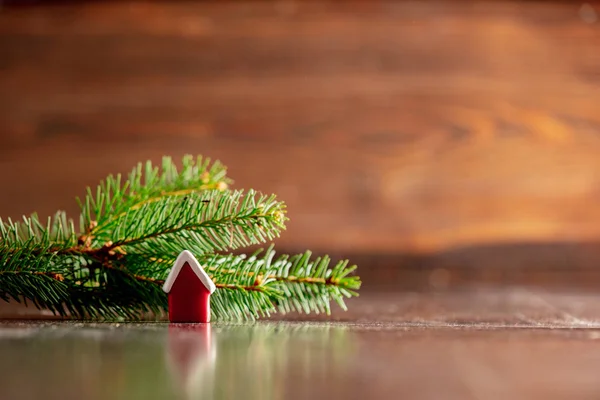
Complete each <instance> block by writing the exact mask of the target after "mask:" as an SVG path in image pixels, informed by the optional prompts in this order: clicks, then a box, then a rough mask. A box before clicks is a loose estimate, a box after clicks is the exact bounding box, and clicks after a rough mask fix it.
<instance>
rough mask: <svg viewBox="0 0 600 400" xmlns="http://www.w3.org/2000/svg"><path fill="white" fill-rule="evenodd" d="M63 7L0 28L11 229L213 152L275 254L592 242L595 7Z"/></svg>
mask: <svg viewBox="0 0 600 400" xmlns="http://www.w3.org/2000/svg"><path fill="white" fill-rule="evenodd" d="M586 4H587V6H586V7H582V6H581V4H579V3H567V2H565V3H562V2H529V1H527V2H433V1H431V2H429V1H428V2H343V3H342V2H334V3H325V2H291V1H285V2H215V3H212V2H199V3H196V2H175V3H166V2H165V3H129V2H115V3H102V2H98V3H83V4H79V3H71V4H63V5H51V6H45V5H38V6H31V7H15V8H11V7H7V8H5V9H2V10H0V170H1V171H2V173H1V174H0V187H2V188H3V189H2V194H1V195H0V214H1V215H4V216H6V215H8V216H12V217H18V216H19V215H20V214H22V213H29V212H32V211H38V212H40V213H41V214H42V215H44V214H49V213H51V212H53V211H54V210H55V209H57V208H66V209H67V210H69V211H71V212H73V211H75V210H76V207H75V203H74V201H73V200H72V199H73V198H74V196H76V195H80V194H81V193H82V192H83V189H84V187H85V186H86V185H91V184H95V183H96V182H97V181H98V180H99V179H100V178H101V177H103V176H104V175H106V174H107V173H109V172H124V171H127V170H128V169H129V168H130V167H131V166H132V165H133V164H134V163H135V162H137V161H139V160H143V159H147V158H150V159H153V160H158V159H159V158H160V156H161V155H163V154H171V155H174V156H176V157H178V156H180V155H182V154H184V153H203V154H206V155H210V156H211V157H213V158H218V159H220V160H221V161H223V162H224V163H225V164H227V165H229V166H230V172H231V175H232V176H233V177H234V179H235V180H236V183H237V186H238V187H255V188H257V189H261V190H263V191H267V192H276V193H278V194H279V195H280V197H281V198H282V199H284V200H286V201H287V202H288V204H289V214H290V216H291V218H292V220H291V221H290V223H289V229H288V231H287V232H286V233H285V234H284V235H283V237H282V238H281V239H280V241H279V243H280V244H281V245H282V246H288V247H294V248H298V247H302V248H303V247H310V248H313V249H316V250H326V251H339V252H344V251H350V250H352V251H359V252H360V251H365V252H378V251H381V252H390V251H398V252H400V251H417V252H419V251H432V250H441V249H445V248H449V247H453V246H460V245H465V244H482V243H498V242H506V241H511V242H515V241H517V242H518V241H534V242H535V241H566V242H571V241H581V240H596V239H598V238H599V237H600V156H599V154H600V101H599V100H600V22H599V21H597V19H598V18H597V15H596V13H600V4H599V3H598V2H595V3H586Z"/></svg>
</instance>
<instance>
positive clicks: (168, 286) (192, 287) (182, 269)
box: [163, 250, 216, 323]
mask: <svg viewBox="0 0 600 400" xmlns="http://www.w3.org/2000/svg"><path fill="white" fill-rule="evenodd" d="M215 289H216V287H215V284H214V283H213V281H212V280H211V279H210V277H209V276H208V274H207V273H206V272H205V271H204V269H203V268H202V267H201V266H200V263H198V260H196V258H195V257H194V255H193V254H192V253H191V252H189V251H188V250H184V251H182V252H181V254H179V256H178V257H177V260H176V261H175V264H174V265H173V268H172V269H171V271H170V272H169V276H168V277H167V280H166V281H165V284H164V285H163V290H164V291H165V292H166V293H168V296H169V320H170V321H171V322H181V323H183V322H192V323H193V322H197V323H206V322H209V321H210V295H211V294H212V293H213V292H214V291H215Z"/></svg>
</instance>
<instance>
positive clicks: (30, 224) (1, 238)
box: [0, 212, 77, 272]
mask: <svg viewBox="0 0 600 400" xmlns="http://www.w3.org/2000/svg"><path fill="white" fill-rule="evenodd" d="M76 244H77V235H76V233H75V228H74V226H73V221H71V220H69V219H67V217H66V215H65V213H64V212H58V213H57V214H56V215H55V216H54V217H51V218H48V220H47V222H46V223H45V224H44V223H42V222H41V221H40V220H39V218H38V217H37V215H35V214H34V215H32V216H30V217H23V221H21V222H14V221H12V220H11V219H8V221H6V222H3V221H2V220H1V219H0V267H1V268H0V269H1V270H4V271H11V270H22V269H26V270H32V271H38V272H40V271H46V270H51V269H56V268H63V269H64V268H67V267H68V266H70V265H72V264H73V263H74V262H76V260H75V259H74V258H76V257H77V256H76V255H75V254H73V251H72V250H73V248H74V247H75V246H76Z"/></svg>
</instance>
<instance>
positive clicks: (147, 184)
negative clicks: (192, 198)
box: [78, 155, 232, 240]
mask: <svg viewBox="0 0 600 400" xmlns="http://www.w3.org/2000/svg"><path fill="white" fill-rule="evenodd" d="M226 173H227V169H226V167H225V166H224V165H222V164H221V163H220V162H218V161H216V162H214V163H212V164H211V160H210V158H203V157H202V156H198V157H197V158H196V159H194V157H192V156H191V155H186V156H184V157H183V160H182V168H181V171H178V170H177V166H176V164H175V163H174V162H173V160H172V159H171V157H163V160H162V164H161V167H160V168H159V167H156V166H154V165H153V164H152V162H151V161H147V162H146V163H145V164H142V163H139V164H138V165H137V166H136V167H135V168H134V169H133V170H132V171H131V173H130V174H129V177H128V178H127V179H125V180H123V178H122V176H121V175H120V174H117V175H116V176H113V175H110V176H108V177H107V178H106V179H105V180H104V181H102V182H100V184H99V185H98V187H97V188H96V190H95V192H94V191H93V190H92V189H91V188H88V189H87V194H86V196H85V198H84V199H83V200H82V199H78V202H79V204H80V207H81V210H82V219H81V223H82V226H81V229H82V231H84V232H86V235H85V236H86V239H89V240H91V239H93V236H94V233H95V230H96V227H97V226H102V225H104V224H105V223H108V224H110V222H111V220H114V219H118V218H120V217H121V216H122V215H123V214H124V213H126V212H127V211H128V210H129V209H131V208H139V207H141V206H143V205H144V204H147V203H152V202H154V201H158V200H160V199H161V198H163V197H165V196H186V195H189V194H192V193H198V192H202V191H205V190H219V191H223V190H225V189H227V188H228V186H229V185H230V184H231V182H232V181H231V179H229V178H228V177H227V176H226Z"/></svg>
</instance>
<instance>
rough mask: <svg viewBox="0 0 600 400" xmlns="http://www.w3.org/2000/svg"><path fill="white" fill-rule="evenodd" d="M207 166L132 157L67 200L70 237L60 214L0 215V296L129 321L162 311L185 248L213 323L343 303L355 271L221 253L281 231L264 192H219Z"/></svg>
mask: <svg viewBox="0 0 600 400" xmlns="http://www.w3.org/2000/svg"><path fill="white" fill-rule="evenodd" d="M230 183H231V180H230V179H229V178H227V176H226V169H225V167H224V166H223V165H221V164H220V163H218V162H215V163H212V164H211V163H210V160H209V159H205V158H202V157H197V158H193V157H191V156H186V157H184V159H183V161H182V167H181V169H180V170H178V168H177V166H176V165H175V164H174V163H173V161H172V160H171V159H170V158H168V157H165V158H164V159H163V162H162V165H161V167H160V168H159V167H155V166H153V165H152V163H150V162H147V163H145V164H141V163H140V164H138V166H137V167H136V168H134V169H133V171H132V172H131V173H130V174H129V177H128V178H127V179H122V177H121V176H120V175H116V176H109V177H108V178H106V179H105V180H104V181H102V182H101V183H100V185H99V186H98V187H97V188H96V190H95V191H93V190H91V189H88V191H87V194H86V196H85V197H84V198H83V199H82V200H79V204H80V206H81V215H80V220H81V232H80V233H76V232H75V229H74V224H73V222H72V221H71V220H69V219H68V218H67V217H66V215H65V214H64V213H57V214H56V216H54V217H53V218H50V219H48V221H47V222H46V223H42V222H41V221H40V220H39V219H38V218H37V216H35V215H33V216H31V217H24V218H23V221H22V222H14V221H12V220H10V219H9V220H8V221H2V220H0V299H2V300H5V301H9V300H10V299H13V300H17V301H26V302H27V301H28V300H29V301H30V302H32V303H33V304H34V305H35V306H36V307H38V308H43V309H48V310H50V311H52V312H53V313H55V314H58V315H61V316H70V317H73V318H94V319H140V318H145V317H147V316H148V315H150V316H152V317H153V318H157V317H161V316H164V313H165V312H166V309H167V296H166V294H165V293H164V292H163V291H162V284H163V283H164V279H165V278H166V276H167V274H168V272H169V270H170V268H171V266H172V265H173V262H174V261H175V259H176V258H177V256H178V255H179V253H180V252H181V251H182V250H184V249H187V250H190V251H191V252H192V253H193V254H195V255H196V257H197V258H198V259H199V260H200V262H201V263H202V264H203V265H204V266H205V269H206V271H207V273H208V274H209V275H210V276H211V278H212V279H213V281H214V282H215V285H216V286H217V291H216V292H215V293H214V294H213V295H212V296H211V309H212V313H213V318H214V319H220V320H223V319H237V320H245V319H255V318H259V317H264V316H269V315H271V314H272V313H275V312H290V311H299V312H305V313H310V312H326V313H329V312H330V303H331V302H332V301H335V302H337V303H338V304H339V305H340V306H341V307H342V308H344V309H345V304H344V298H347V297H351V296H355V295H357V293H356V290H357V289H358V288H359V287H360V280H359V278H358V277H356V276H352V275H350V274H351V273H352V272H353V271H354V269H355V268H356V267H355V266H352V267H349V266H348V263H347V261H340V262H338V263H337V264H336V265H334V266H333V267H330V263H331V262H330V259H329V258H328V257H326V256H325V257H317V258H314V259H312V258H311V253H310V252H306V253H303V254H298V255H293V256H288V255H282V256H279V257H278V258H275V252H274V250H273V248H272V246H271V247H270V248H269V249H267V250H266V251H262V250H259V251H257V252H255V253H254V254H252V255H250V256H246V255H243V254H241V255H240V254H237V255H235V254H229V255H224V254H221V252H224V251H230V250H232V249H239V248H243V247H247V246H250V245H256V244H260V243H266V242H268V241H271V240H273V239H275V238H277V237H278V236H279V234H280V233H281V231H282V230H283V229H285V222H286V220H287V218H286V216H285V211H286V210H285V204H284V203H282V202H281V201H279V200H277V198H276V197H275V196H274V195H263V194H261V193H258V192H255V191H253V190H249V191H248V192H247V193H244V192H243V191H241V190H229V189H228V187H229V184H230Z"/></svg>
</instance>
